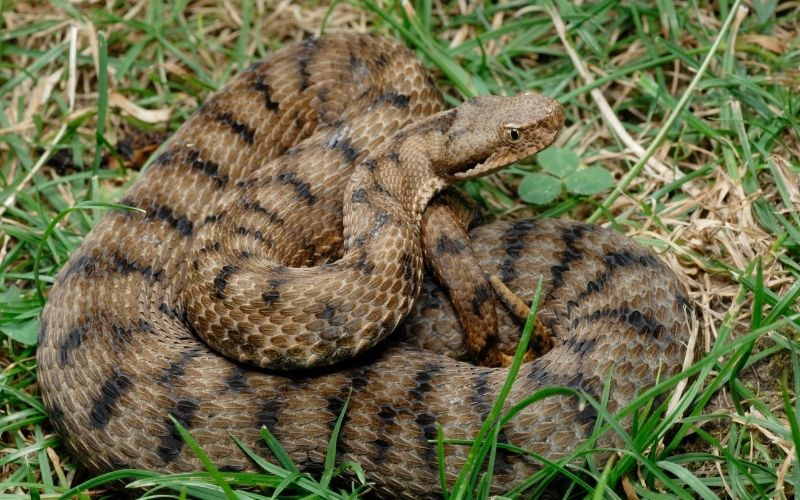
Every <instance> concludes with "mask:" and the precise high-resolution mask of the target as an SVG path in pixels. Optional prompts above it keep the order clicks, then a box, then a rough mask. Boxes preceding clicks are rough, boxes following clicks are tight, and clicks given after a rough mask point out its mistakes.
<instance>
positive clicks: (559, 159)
mask: <svg viewBox="0 0 800 500" xmlns="http://www.w3.org/2000/svg"><path fill="white" fill-rule="evenodd" d="M536 163H538V164H539V166H541V167H542V169H543V170H544V171H545V172H547V173H549V174H552V175H555V176H556V177H558V178H559V179H563V178H564V177H566V176H568V175H569V174H571V173H572V172H574V171H575V170H577V169H578V166H579V165H580V164H581V157H580V156H578V154H577V153H576V152H575V151H573V150H571V149H566V148H557V147H550V148H547V149H545V150H544V151H542V152H541V153H539V154H537V155H536Z"/></svg>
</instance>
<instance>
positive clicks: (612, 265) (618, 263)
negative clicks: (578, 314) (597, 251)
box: [567, 251, 661, 315]
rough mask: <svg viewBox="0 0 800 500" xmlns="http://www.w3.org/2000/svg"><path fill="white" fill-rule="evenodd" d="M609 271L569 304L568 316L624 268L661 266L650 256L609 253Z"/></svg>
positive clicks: (605, 256) (606, 257)
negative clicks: (617, 271)
mask: <svg viewBox="0 0 800 500" xmlns="http://www.w3.org/2000/svg"><path fill="white" fill-rule="evenodd" d="M603 260H604V261H605V263H606V267H607V268H608V270H607V271H606V272H604V273H602V274H601V275H599V276H598V277H597V278H595V279H594V280H592V281H589V282H588V283H587V284H586V289H585V290H584V291H582V292H581V293H580V294H578V296H577V297H576V299H575V301H570V302H569V303H567V314H568V315H570V314H571V313H572V308H573V307H575V306H577V305H578V304H580V303H581V302H582V301H583V299H585V298H586V297H588V296H589V295H592V294H595V293H599V292H601V291H602V290H604V289H605V287H606V286H608V284H609V283H610V282H611V280H612V277H613V275H614V272H616V270H617V269H620V268H623V267H630V266H634V265H638V266H642V267H648V268H656V267H660V266H661V262H659V260H658V259H656V258H655V257H653V256H652V255H648V254H634V253H631V252H627V251H625V252H609V253H607V254H605V255H604V256H603Z"/></svg>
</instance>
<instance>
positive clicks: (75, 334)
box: [58, 325, 88, 368]
mask: <svg viewBox="0 0 800 500" xmlns="http://www.w3.org/2000/svg"><path fill="white" fill-rule="evenodd" d="M87 331H88V327H86V326H84V325H81V326H77V327H75V328H73V329H72V330H70V331H69V333H68V334H67V338H66V339H65V340H64V343H63V344H61V345H60V346H59V347H58V366H59V368H64V367H65V366H66V365H68V364H69V362H70V360H69V358H70V355H71V354H72V351H74V350H75V349H77V348H78V347H79V346H80V345H81V344H82V343H83V340H84V337H85V335H86V332H87Z"/></svg>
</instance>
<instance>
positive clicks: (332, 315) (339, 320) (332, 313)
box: [316, 303, 347, 326]
mask: <svg viewBox="0 0 800 500" xmlns="http://www.w3.org/2000/svg"><path fill="white" fill-rule="evenodd" d="M316 317H317V319H322V320H325V321H327V322H328V324H329V325H331V326H342V325H343V324H344V323H345V322H346V320H347V317H346V316H337V315H336V305H334V304H330V303H329V304H325V307H324V308H323V309H322V311H320V312H318V313H317V314H316Z"/></svg>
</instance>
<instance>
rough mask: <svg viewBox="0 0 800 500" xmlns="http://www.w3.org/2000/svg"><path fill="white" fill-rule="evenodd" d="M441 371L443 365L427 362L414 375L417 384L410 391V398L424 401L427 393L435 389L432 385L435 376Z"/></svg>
mask: <svg viewBox="0 0 800 500" xmlns="http://www.w3.org/2000/svg"><path fill="white" fill-rule="evenodd" d="M440 371H442V367H441V366H439V365H437V364H435V363H425V365H424V366H423V367H422V369H421V370H420V371H418V372H417V374H416V375H415V376H414V383H415V384H416V386H415V387H414V388H413V389H411V390H410V391H409V394H408V395H409V397H410V399H411V400H412V401H416V402H422V401H424V400H425V395H426V394H427V393H429V392H430V391H431V390H432V389H433V386H432V385H431V381H432V380H433V377H434V376H436V374H437V373H439V372H440Z"/></svg>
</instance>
